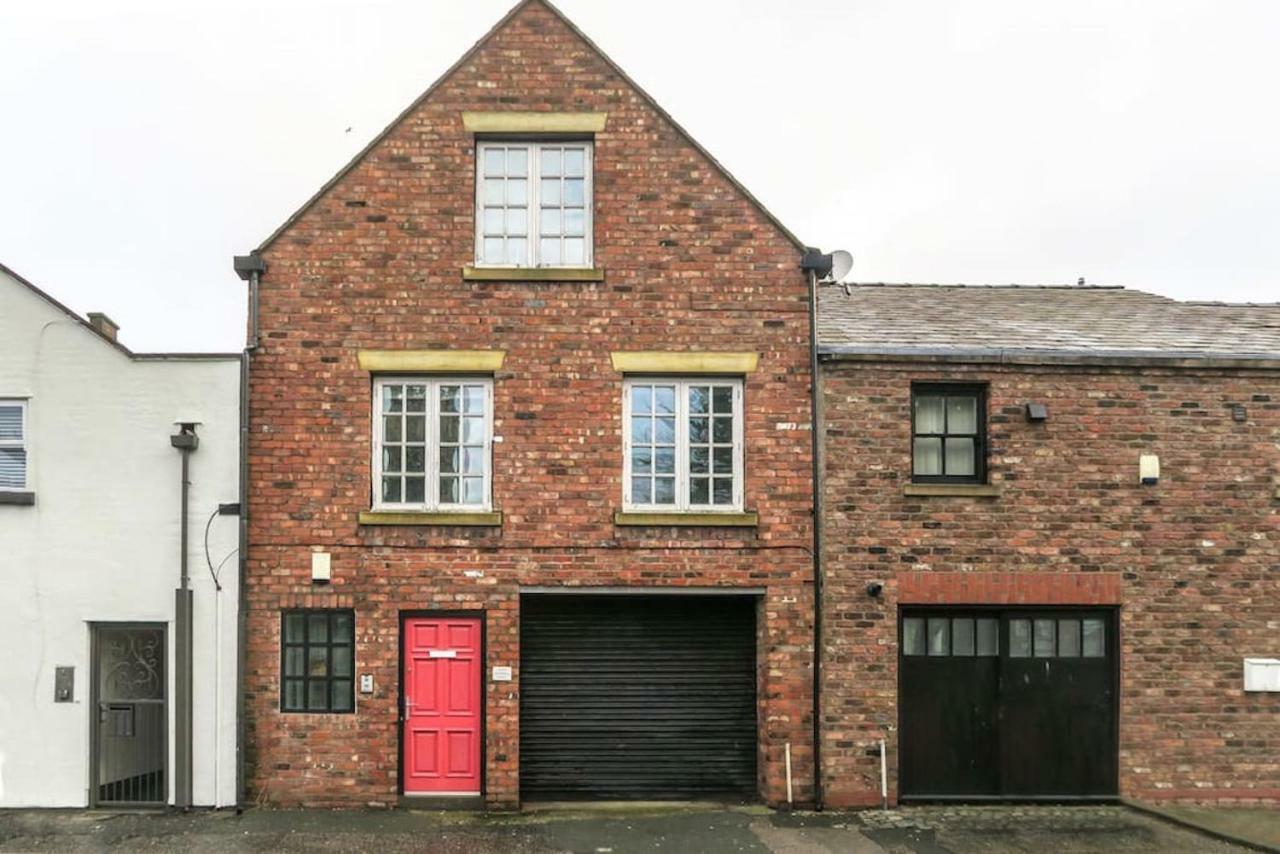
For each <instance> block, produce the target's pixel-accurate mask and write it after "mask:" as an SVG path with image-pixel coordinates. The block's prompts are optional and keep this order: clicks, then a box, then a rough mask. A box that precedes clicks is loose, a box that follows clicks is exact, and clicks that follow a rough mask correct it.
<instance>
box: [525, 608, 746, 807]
mask: <svg viewBox="0 0 1280 854" xmlns="http://www.w3.org/2000/svg"><path fill="white" fill-rule="evenodd" d="M520 626H521V629H520V646H521V663H520V793H521V797H522V798H525V799H539V798H541V799H572V798H593V799H645V800H664V799H684V798H706V797H719V796H725V795H729V796H735V797H752V796H753V795H754V794H755V792H756V788H757V787H756V673H755V660H756V656H755V633H756V617H755V600H754V599H753V598H750V597H736V596H735V597H728V596H696V597H695V596H611V595H595V596H561V595H545V594H538V595H526V596H524V597H523V598H522V600H521V613H520Z"/></svg>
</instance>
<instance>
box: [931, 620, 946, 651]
mask: <svg viewBox="0 0 1280 854" xmlns="http://www.w3.org/2000/svg"><path fill="white" fill-rule="evenodd" d="M950 625H951V621H950V620H948V619H947V618H946V617H930V618H929V654H930V655H947V654H949V653H950V652H951V637H950V632H949V631H948V629H949V628H950Z"/></svg>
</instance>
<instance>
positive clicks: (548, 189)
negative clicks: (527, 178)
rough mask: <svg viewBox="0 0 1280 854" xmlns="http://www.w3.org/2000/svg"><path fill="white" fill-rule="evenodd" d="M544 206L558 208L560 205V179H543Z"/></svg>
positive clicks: (541, 190)
mask: <svg viewBox="0 0 1280 854" xmlns="http://www.w3.org/2000/svg"><path fill="white" fill-rule="evenodd" d="M539 192H541V193H542V204H544V205H548V206H550V207H558V206H559V205H560V179H559V178H550V179H548V178H543V179H542V187H541V189H540V191H539Z"/></svg>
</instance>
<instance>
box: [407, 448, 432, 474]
mask: <svg viewBox="0 0 1280 854" xmlns="http://www.w3.org/2000/svg"><path fill="white" fill-rule="evenodd" d="M405 470H406V471H410V472H413V473H415V474H422V473H423V472H425V471H426V470H427V448H426V446H425V445H410V446H409V447H407V448H405Z"/></svg>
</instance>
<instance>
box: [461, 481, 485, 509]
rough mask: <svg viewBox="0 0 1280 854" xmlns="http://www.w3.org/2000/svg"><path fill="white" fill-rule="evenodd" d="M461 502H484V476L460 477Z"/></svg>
mask: <svg viewBox="0 0 1280 854" xmlns="http://www.w3.org/2000/svg"><path fill="white" fill-rule="evenodd" d="M462 503H463V504H484V478H482V477H464V478H463V479H462Z"/></svg>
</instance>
